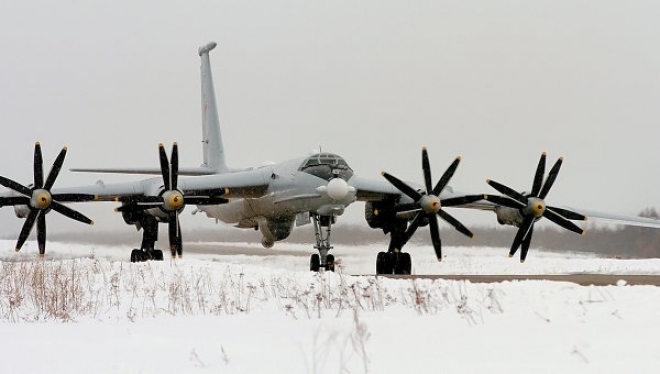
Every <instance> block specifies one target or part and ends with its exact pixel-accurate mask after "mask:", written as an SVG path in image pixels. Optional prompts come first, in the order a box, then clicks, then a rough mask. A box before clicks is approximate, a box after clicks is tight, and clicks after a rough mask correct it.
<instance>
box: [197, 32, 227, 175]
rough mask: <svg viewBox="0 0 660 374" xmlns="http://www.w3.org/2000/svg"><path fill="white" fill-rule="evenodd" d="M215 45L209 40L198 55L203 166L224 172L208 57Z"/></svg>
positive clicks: (222, 152)
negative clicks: (199, 62)
mask: <svg viewBox="0 0 660 374" xmlns="http://www.w3.org/2000/svg"><path fill="white" fill-rule="evenodd" d="M216 45H217V44H216V43H215V42H210V43H208V44H206V45H204V46H202V47H199V56H200V57H201V58H202V66H201V75H202V142H203V150H204V166H207V167H210V168H211V169H213V170H214V171H215V172H216V173H225V172H227V165H226V163H225V149H224V147H223V145H222V134H221V133H220V120H219V117H218V104H217V102H216V100H215V89H214V88H213V77H212V76H211V61H210V59H209V52H210V51H211V50H212V49H213V48H215V47H216Z"/></svg>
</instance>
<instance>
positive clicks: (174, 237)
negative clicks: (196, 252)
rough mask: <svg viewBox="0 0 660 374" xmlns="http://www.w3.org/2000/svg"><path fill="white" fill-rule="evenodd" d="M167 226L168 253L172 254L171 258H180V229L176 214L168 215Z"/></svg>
mask: <svg viewBox="0 0 660 374" xmlns="http://www.w3.org/2000/svg"><path fill="white" fill-rule="evenodd" d="M167 226H168V235H169V238H170V253H171V254H172V257H175V256H176V255H177V254H178V255H179V256H181V254H182V248H181V228H180V227H179V217H178V214H172V215H170V220H169V222H168V224H167Z"/></svg>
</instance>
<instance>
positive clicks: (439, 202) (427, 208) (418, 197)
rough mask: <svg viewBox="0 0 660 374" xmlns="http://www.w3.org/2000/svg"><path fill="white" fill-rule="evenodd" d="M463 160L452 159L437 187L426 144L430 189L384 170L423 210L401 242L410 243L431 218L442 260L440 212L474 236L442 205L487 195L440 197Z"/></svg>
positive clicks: (433, 237)
mask: <svg viewBox="0 0 660 374" xmlns="http://www.w3.org/2000/svg"><path fill="white" fill-rule="evenodd" d="M460 161H461V158H460V156H459V157H456V159H455V160H454V162H452V164H451V165H450V166H449V167H448V168H447V170H446V171H445V172H444V174H443V175H442V177H441V178H440V180H439V181H438V183H437V184H436V185H435V187H432V185H431V183H432V178H431V165H430V162H429V155H428V152H427V151H426V147H424V148H422V169H423V171H424V182H425V186H426V191H423V192H421V193H420V192H418V191H417V190H416V189H414V188H412V187H410V186H409V185H408V184H406V183H405V182H403V181H401V180H400V179H398V178H396V177H394V176H392V175H390V174H388V173H386V172H382V175H383V177H385V179H387V180H388V181H389V182H390V183H392V184H393V185H394V187H396V188H398V189H399V190H400V191H401V192H403V193H404V194H406V195H407V196H408V197H410V198H411V199H413V201H414V205H415V208H414V209H416V210H419V211H418V212H417V215H416V216H415V218H414V219H413V221H412V222H411V223H410V225H409V226H408V229H407V230H406V232H405V234H404V238H403V242H402V243H400V246H403V245H404V244H405V243H407V242H408V240H410V238H411V237H412V235H413V234H414V233H415V231H416V230H417V228H418V227H419V226H420V225H421V224H422V223H423V220H424V219H427V220H428V222H429V229H430V232H431V241H432V243H433V249H435V255H436V257H437V258H438V261H442V241H441V240H440V232H439V230H438V221H437V219H436V215H437V216H440V218H442V219H443V220H445V221H447V222H448V223H449V224H450V225H452V226H454V228H456V230H458V231H460V232H461V233H463V234H464V235H466V236H468V237H470V238H472V237H474V234H472V232H471V231H470V230H468V229H467V227H465V226H464V225H463V224H462V223H460V222H459V221H458V220H457V219H456V218H454V217H453V216H451V215H450V214H449V213H447V212H445V211H444V210H442V207H443V206H444V207H450V206H456V205H464V204H469V203H473V202H475V201H479V200H483V199H484V195H472V196H460V197H454V198H447V199H440V198H439V197H438V196H439V195H440V193H441V192H442V190H443V189H444V188H445V187H446V186H447V184H448V183H449V180H450V179H451V177H452V176H453V175H454V172H456V168H457V167H458V164H459V162H460Z"/></svg>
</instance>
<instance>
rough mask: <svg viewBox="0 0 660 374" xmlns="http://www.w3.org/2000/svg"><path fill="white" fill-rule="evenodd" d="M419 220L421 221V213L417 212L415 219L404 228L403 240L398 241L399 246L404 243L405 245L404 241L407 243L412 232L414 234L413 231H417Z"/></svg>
mask: <svg viewBox="0 0 660 374" xmlns="http://www.w3.org/2000/svg"><path fill="white" fill-rule="evenodd" d="M421 222H422V213H417V215H416V216H415V219H413V220H412V222H410V225H408V228H407V229H406V235H405V242H403V243H400V244H401V247H403V246H404V245H406V243H408V240H410V238H412V236H413V234H415V231H417V229H418V228H419V225H420V223H421ZM399 249H401V248H399Z"/></svg>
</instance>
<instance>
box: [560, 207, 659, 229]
mask: <svg viewBox="0 0 660 374" xmlns="http://www.w3.org/2000/svg"><path fill="white" fill-rule="evenodd" d="M561 208H564V209H568V210H572V211H574V212H577V213H580V214H583V215H585V216H587V217H589V218H593V219H597V220H603V221H610V222H612V223H618V224H622V225H628V226H639V227H649V228H654V229H659V228H660V220H657V219H653V218H645V217H635V216H628V215H623V214H613V213H605V212H598V211H595V210H589V209H581V208H571V207H561Z"/></svg>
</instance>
